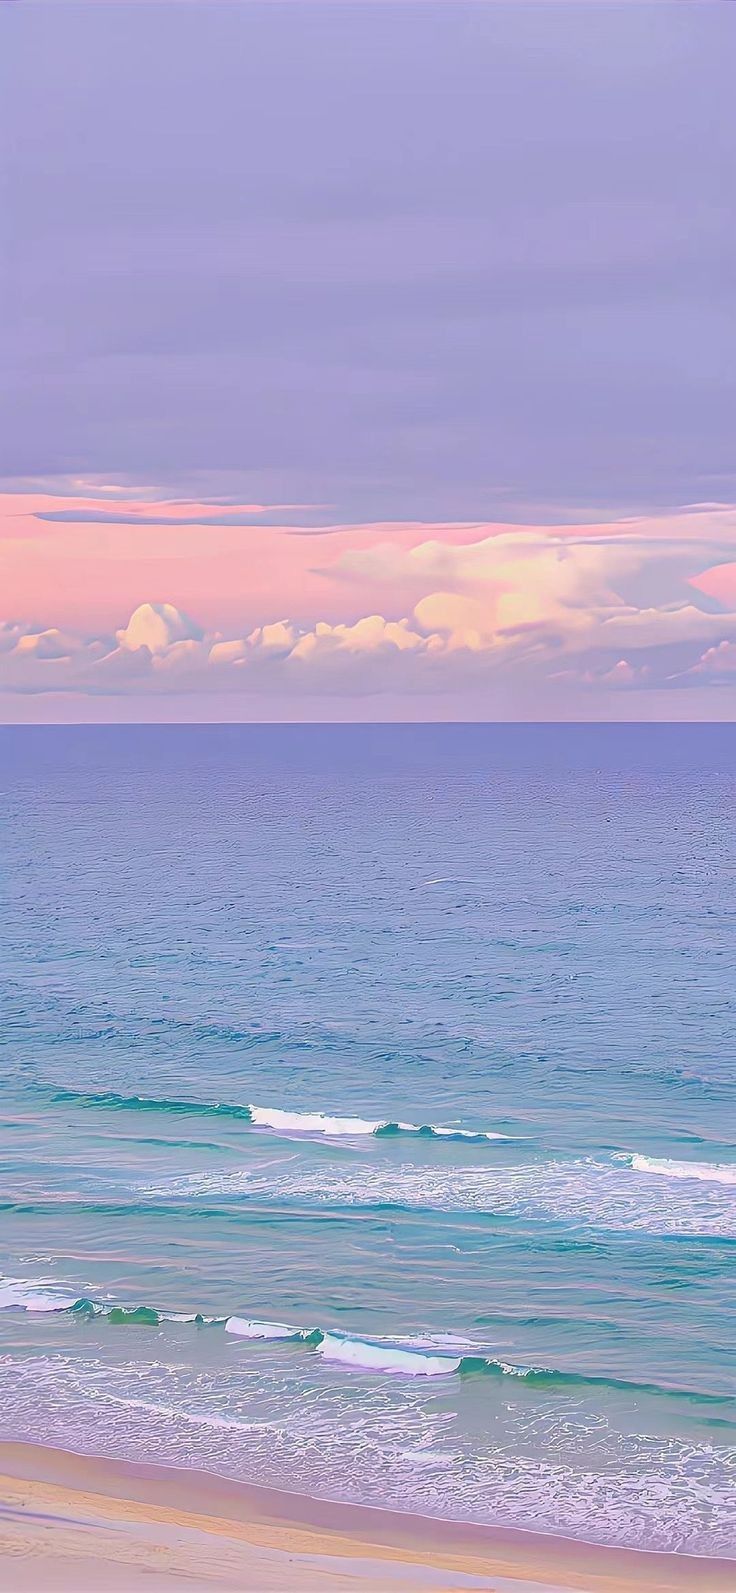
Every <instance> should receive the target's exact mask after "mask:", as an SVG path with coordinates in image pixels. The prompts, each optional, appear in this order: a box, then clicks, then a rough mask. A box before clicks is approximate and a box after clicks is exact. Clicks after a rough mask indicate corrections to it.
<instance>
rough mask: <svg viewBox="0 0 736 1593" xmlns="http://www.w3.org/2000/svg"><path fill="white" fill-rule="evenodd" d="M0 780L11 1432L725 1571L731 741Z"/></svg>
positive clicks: (283, 743)
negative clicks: (682, 1557) (716, 1565)
mask: <svg viewBox="0 0 736 1593" xmlns="http://www.w3.org/2000/svg"><path fill="white" fill-rule="evenodd" d="M0 763H1V767H2V773H1V774H0V829H1V833H2V855H3V914H2V928H1V930H0V952H1V953H2V968H3V974H2V991H3V1002H2V1059H1V1060H2V1079H3V1093H2V1100H3V1118H2V1123H1V1125H0V1135H1V1140H0V1165H1V1166H2V1184H1V1188H0V1208H1V1211H2V1222H1V1225H0V1273H2V1277H3V1282H2V1283H1V1284H0V1308H2V1309H0V1389H1V1391H2V1400H1V1401H0V1435H2V1436H6V1437H7V1436H20V1437H27V1438H30V1439H37V1440H41V1441H46V1442H50V1443H56V1444H62V1445H64V1444H65V1445H67V1446H70V1447H73V1448H77V1449H81V1450H85V1451H91V1452H104V1453H109V1454H115V1455H121V1456H125V1457H127V1458H132V1459H147V1460H150V1461H158V1462H164V1463H169V1464H171V1463H173V1464H179V1465H199V1466H204V1467H207V1468H210V1469H211V1470H214V1471H217V1472H220V1473H222V1474H224V1475H227V1476H232V1477H243V1478H249V1479H252V1480H255V1481H260V1482H268V1483H272V1484H277V1485H281V1486H283V1487H288V1488H296V1489H300V1490H303V1491H307V1492H309V1493H313V1494H317V1495H320V1496H324V1497H330V1498H339V1499H347V1500H351V1501H358V1502H365V1503H372V1504H385V1505H391V1506H394V1507H397V1508H404V1509H416V1510H420V1511H425V1512H428V1513H431V1514H434V1515H440V1516H447V1517H454V1518H458V1519H467V1520H473V1521H479V1522H497V1523H504V1524H511V1525H521V1526H527V1527H536V1528H538V1529H540V1530H544V1531H550V1532H564V1533H570V1534H573V1535H577V1536H581V1537H585V1538H591V1539H595V1540H598V1541H601V1542H606V1543H624V1544H632V1545H642V1546H645V1547H648V1548H655V1547H663V1548H679V1549H683V1550H685V1549H686V1550H689V1551H691V1552H694V1553H712V1552H719V1553H728V1552H733V1550H734V1544H735V1541H736V1533H735V1531H734V1517H735V1515H736V1510H735V1509H734V1489H733V1480H734V1469H735V1467H734V1462H735V1460H736V1398H735V1391H736V1390H735V1384H734V1365H733V1356H732V1350H733V1329H732V1323H733V1315H732V1308H733V1281H734V1265H733V1262H734V1246H733V1241H734V1237H735V1236H736V1151H735V1150H734V1143H735V1140H736V1134H735V1132H734V1130H735V1129H736V1110H735V1108H734V1040H733V1035H734V949H735V946H734V927H735V920H736V907H735V906H734V903H735V901H736V894H735V892H734V883H735V881H734V874H735V865H736V854H735V852H734V845H733V805H734V794H735V792H736V735H734V732H733V730H732V729H730V728H729V727H715V726H710V727H708V726H706V727H701V728H700V729H695V728H683V727H672V728H667V727H654V728H653V727H640V728H638V729H637V728H632V727H623V726H619V727H608V728H605V729H601V728H598V729H593V728H592V727H584V726H578V727H565V728H563V727H547V729H546V730H545V729H542V728H535V727H506V728H494V727H470V726H468V727H462V726H447V727H444V728H437V727H400V728H394V729H391V728H381V727H374V728H369V727H366V728H363V729H362V730H359V729H348V728H343V729H340V728H334V729H322V728H311V729H308V728H305V729H301V730H300V729H298V728H296V727H293V728H269V727H261V728H242V727H240V728H228V727H217V728H212V729H197V728H193V729H192V728H187V729H183V728H182V729H178V728H171V729H160V728H150V729H139V728H120V729H84V730H82V729H73V730H72V729H69V730H61V729H56V730H54V729H33V730H31V729H24V730H11V729H5V730H3V731H0ZM320 1114H322V1115H320ZM401 1125H404V1126H403V1127H402V1126H401ZM141 1308H143V1309H142V1310H141Z"/></svg>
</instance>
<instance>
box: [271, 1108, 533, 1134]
mask: <svg viewBox="0 0 736 1593" xmlns="http://www.w3.org/2000/svg"><path fill="white" fill-rule="evenodd" d="M248 1110H249V1112H250V1115H251V1119H252V1121H253V1123H254V1124H255V1125H256V1126H257V1127H258V1128H271V1129H274V1130H275V1131H276V1132H277V1133H281V1134H325V1135H328V1136H329V1137H331V1138H334V1139H339V1138H341V1137H343V1136H344V1137H346V1138H351V1139H355V1138H361V1137H362V1136H363V1135H369V1134H380V1133H382V1132H383V1133H390V1132H391V1130H394V1131H395V1132H396V1133H400V1134H425V1135H426V1136H427V1137H428V1138H432V1137H436V1138H438V1139H470V1140H473V1139H475V1140H481V1139H488V1140H491V1139H507V1138H508V1135H507V1134H498V1133H495V1132H494V1131H493V1130H491V1129H473V1128H453V1127H452V1126H449V1127H445V1126H439V1127H438V1126H436V1125H435V1124H434V1123H426V1124H422V1123H404V1122H394V1121H392V1120H391V1119H387V1118H366V1117H334V1116H331V1115H330V1114H329V1113H328V1112H285V1111H282V1110H281V1108H278V1107H275V1106H250V1107H249V1108H248Z"/></svg>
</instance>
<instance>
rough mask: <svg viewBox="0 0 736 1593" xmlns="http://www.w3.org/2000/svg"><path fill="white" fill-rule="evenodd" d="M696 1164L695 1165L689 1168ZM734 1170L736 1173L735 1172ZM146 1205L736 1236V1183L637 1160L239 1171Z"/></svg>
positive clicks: (182, 1182)
mask: <svg viewBox="0 0 736 1593" xmlns="http://www.w3.org/2000/svg"><path fill="white" fill-rule="evenodd" d="M690 1165H693V1164H690ZM624 1168H625V1176H624V1174H623V1171H622V1170H623V1169H624ZM729 1171H730V1169H729ZM139 1193H140V1194H145V1195H147V1196H148V1197H149V1198H152V1199H157V1198H160V1197H161V1196H165V1197H166V1198H171V1197H176V1198H180V1197H184V1198H186V1197H189V1198H192V1197H194V1196H201V1195H232V1196H238V1195H243V1196H244V1197H245V1198H247V1199H249V1200H261V1199H265V1200H273V1199H276V1200H285V1201H288V1202H289V1203H290V1204H297V1205H302V1204H306V1205H329V1206H376V1205H381V1204H386V1205H393V1206H407V1207H410V1208H412V1209H414V1210H417V1209H419V1210H425V1211H447V1212H451V1211H470V1212H483V1213H487V1214H490V1215H498V1216H506V1215H518V1216H522V1217H528V1218H531V1219H533V1220H535V1221H536V1220H539V1219H540V1218H541V1219H543V1220H545V1221H551V1222H564V1223H573V1224H576V1225H579V1224H585V1225H586V1226H589V1227H600V1228H606V1229H613V1230H618V1231H641V1232H645V1233H652V1234H668V1233H681V1234H705V1235H712V1236H714V1237H720V1238H734V1237H736V1201H734V1198H733V1183H732V1180H731V1179H728V1180H722V1179H714V1178H708V1179H705V1180H704V1179H703V1178H702V1177H700V1178H698V1177H696V1178H687V1179H686V1178H684V1177H683V1178H681V1179H679V1180H677V1181H669V1180H668V1179H666V1178H664V1177H651V1176H649V1172H648V1171H640V1170H639V1169H637V1168H634V1167H633V1166H632V1164H631V1162H629V1161H627V1162H626V1163H624V1162H623V1161H619V1162H618V1163H617V1162H615V1161H614V1162H608V1163H606V1162H600V1161H595V1160H592V1159H590V1158H585V1159H575V1160H572V1161H566V1160H560V1161H546V1162H541V1161H537V1160H534V1161H525V1162H523V1163H513V1164H506V1165H503V1166H500V1165H495V1166H493V1167H488V1166H483V1167H478V1166H474V1167H463V1166H460V1165H458V1164H457V1163H455V1164H453V1165H448V1166H442V1167H439V1166H438V1167H430V1166H427V1165H425V1166H418V1165H417V1164H415V1163H411V1162H403V1161H402V1162H400V1163H393V1164H391V1163H380V1164H376V1163H372V1164H371V1166H370V1167H369V1168H366V1167H364V1166H362V1165H361V1166H351V1165H341V1166H337V1165H335V1166H332V1167H331V1168H330V1172H329V1177H325V1171H324V1169H323V1168H313V1167H301V1166H296V1165H293V1164H289V1166H288V1168H287V1167H279V1168H277V1169H269V1171H268V1173H267V1174H266V1175H265V1176H260V1175H259V1174H258V1173H257V1172H255V1171H253V1172H251V1171H250V1170H248V1171H247V1172H245V1171H242V1170H239V1171H237V1172H225V1171H222V1170H220V1171H219V1172H216V1173H215V1172H213V1173H202V1174H193V1175H187V1176H186V1177H183V1178H175V1179H171V1180H166V1181H165V1182H159V1183H156V1184H155V1185H149V1186H146V1187H145V1188H142V1187H139Z"/></svg>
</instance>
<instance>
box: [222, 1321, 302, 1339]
mask: <svg viewBox="0 0 736 1593" xmlns="http://www.w3.org/2000/svg"><path fill="white" fill-rule="evenodd" d="M299 1331H300V1330H299V1328H296V1327H289V1325H288V1323H287V1322H259V1321H257V1320H255V1319H252V1318H248V1317H243V1316H229V1317H228V1318H227V1321H226V1323H225V1332H226V1333H235V1334H236V1335H237V1337H238V1338H240V1339H295V1338H298V1337H299Z"/></svg>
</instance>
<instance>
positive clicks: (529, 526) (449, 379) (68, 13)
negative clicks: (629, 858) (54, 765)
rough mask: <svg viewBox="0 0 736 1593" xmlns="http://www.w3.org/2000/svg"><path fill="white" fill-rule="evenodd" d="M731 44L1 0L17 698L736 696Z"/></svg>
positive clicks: (402, 706) (669, 704) (8, 654)
mask: <svg viewBox="0 0 736 1593" xmlns="http://www.w3.org/2000/svg"><path fill="white" fill-rule="evenodd" d="M735 45H736V8H734V7H733V6H731V5H729V4H726V3H719V0H712V3H710V0H701V3H699V0H691V3H689V4H677V3H675V0H673V3H667V0H652V3H646V0H642V3H637V4H631V3H628V0H621V3H619V4H607V3H604V0H601V3H598V0H586V3H585V4H581V3H577V4H561V3H557V0H536V3H531V0H530V3H527V0H513V3H509V4H500V3H498V4H497V3H492V0H439V3H429V4H426V3H424V0H402V3H394V0H361V3H353V0H324V3H321V4H317V3H313V0H260V3H259V0H253V3H251V0H145V3H128V4H123V3H117V0H88V3H86V4H79V3H70V0H15V3H13V4H3V5H0V176H1V177H2V182H3V194H4V200H3V205H2V212H3V217H4V219H3V223H2V226H3V235H2V268H3V287H2V296H1V303H2V310H1V311H0V320H1V331H2V346H3V354H4V357H3V361H2V366H3V374H2V378H1V381H2V391H1V392H0V718H2V719H4V720H6V721H23V720H29V721H45V720H55V721H63V720H131V719H132V720H135V719H144V720H156V719H161V720H177V721H182V720H183V721H186V720H188V719H191V720H201V719H214V720H219V719H235V720H239V719H244V720H248V719H260V720H263V719H328V720H333V719H337V720H339V719H347V720H354V719H358V720H361V719H371V720H375V719H378V720H388V719H488V720H494V719H516V718H518V719H550V720H564V719H577V720H581V719H582V720H586V719H601V720H607V719H675V720H678V719H680V720H692V719H727V720H732V719H734V718H736V459H735V457H734V417H735V416H736V403H735V402H734V396H735V395H734V385H735V383H736V375H735V373H736V315H735V314H734V302H733V301H734V295H735V286H736V270H735V265H736V261H735V259H734V256H735V255H736V219H735V213H734V209H733V204H732V199H731V194H732V187H733V170H734V166H735V165H736V105H734V100H733V95H732V92H731V87H732V85H731V77H732V62H733V58H734V47H735Z"/></svg>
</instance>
